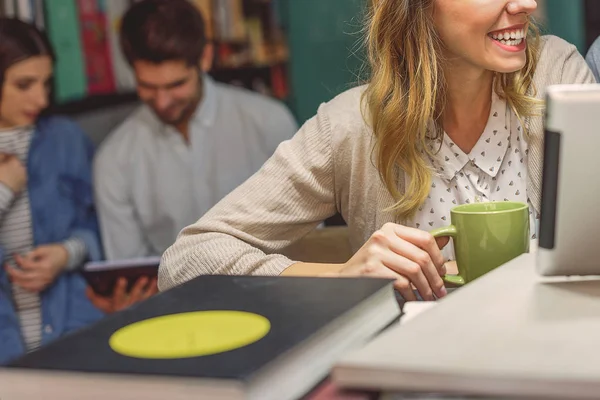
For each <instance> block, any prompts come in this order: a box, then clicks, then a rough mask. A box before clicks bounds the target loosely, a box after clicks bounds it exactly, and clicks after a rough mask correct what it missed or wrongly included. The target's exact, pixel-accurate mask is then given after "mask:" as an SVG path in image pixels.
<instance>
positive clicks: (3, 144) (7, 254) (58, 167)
mask: <svg viewBox="0 0 600 400" xmlns="http://www.w3.org/2000/svg"><path fill="white" fill-rule="evenodd" d="M53 63H54V54H53V51H52V48H51V45H50V44H49V42H48V40H47V38H46V37H45V36H44V35H43V34H42V33H41V32H40V31H39V30H37V29H36V28H35V27H34V26H32V25H29V24H27V23H24V22H21V21H19V20H15V19H7V18H0V82H1V92H0V258H1V259H2V268H0V365H1V364H4V363H6V362H8V361H10V360H12V359H14V358H15V357H17V356H19V355H21V354H23V353H25V352H27V351H32V350H35V349H36V348H38V347H39V346H42V345H44V344H46V343H48V342H50V341H51V340H53V339H56V338H57V337H59V336H61V335H62V334H64V333H66V332H69V331H71V330H74V329H77V328H80V327H83V326H85V325H87V324H89V323H91V322H93V321H95V320H97V319H99V318H100V317H101V316H102V313H101V312H100V311H99V310H98V309H96V308H95V307H94V306H93V305H92V304H91V303H90V302H89V300H88V299H87V297H86V295H85V283H84V281H83V280H82V278H81V276H80V275H79V274H78V273H77V272H76V271H77V268H79V267H80V266H81V265H82V264H83V263H84V262H85V261H87V260H98V259H101V257H102V254H101V250H100V249H101V246H100V240H99V236H98V227H97V222H96V215H95V210H94V204H93V195H92V186H91V162H92V157H93V147H92V145H91V143H90V141H89V139H88V138H87V137H86V135H85V134H84V133H83V132H82V131H81V130H80V129H79V128H78V127H77V126H76V125H75V124H74V123H73V122H71V121H69V120H67V119H64V118H59V117H40V113H41V112H42V111H43V110H44V109H45V108H46V107H47V105H48V99H49V96H50V93H49V92H50V83H51V79H52V73H53Z"/></svg>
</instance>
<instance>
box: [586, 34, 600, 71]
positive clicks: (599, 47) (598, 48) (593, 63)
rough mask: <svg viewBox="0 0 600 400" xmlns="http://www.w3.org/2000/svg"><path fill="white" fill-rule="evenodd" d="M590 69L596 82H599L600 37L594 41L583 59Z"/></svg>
mask: <svg viewBox="0 0 600 400" xmlns="http://www.w3.org/2000/svg"><path fill="white" fill-rule="evenodd" d="M585 60H586V61H587V63H588V65H589V66H590V69H591V70H592V72H593V73H594V76H595V77H596V81H597V82H600V37H599V38H598V39H596V41H595V42H594V44H593V45H592V47H590V50H589V51H588V53H587V56H586V58H585Z"/></svg>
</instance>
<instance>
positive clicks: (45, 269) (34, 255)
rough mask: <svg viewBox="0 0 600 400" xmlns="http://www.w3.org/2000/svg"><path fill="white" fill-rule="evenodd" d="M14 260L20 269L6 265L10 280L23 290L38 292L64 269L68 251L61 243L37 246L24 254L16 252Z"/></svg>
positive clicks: (67, 259)
mask: <svg viewBox="0 0 600 400" xmlns="http://www.w3.org/2000/svg"><path fill="white" fill-rule="evenodd" d="M14 260H15V262H16V263H17V265H18V266H19V267H20V269H18V268H14V267H11V266H9V265H7V266H6V271H7V272H8V275H9V277H10V278H11V280H12V282H13V283H14V284H16V285H18V286H20V287H22V288H23V289H25V290H29V291H31V292H36V293H39V292H41V291H43V290H44V289H46V288H47V287H48V286H49V285H50V284H51V283H52V282H54V280H55V279H56V277H57V276H58V275H59V274H60V273H61V272H62V271H64V269H65V267H66V265H67V262H68V261H69V253H68V252H67V249H65V247H64V246H63V245H60V244H51V245H45V246H39V247H37V248H35V249H34V250H32V251H30V252H29V253H27V254H26V255H24V256H20V255H18V254H16V255H15V256H14Z"/></svg>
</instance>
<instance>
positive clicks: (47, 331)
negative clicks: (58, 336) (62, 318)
mask: <svg viewBox="0 0 600 400" xmlns="http://www.w3.org/2000/svg"><path fill="white" fill-rule="evenodd" d="M53 331H54V330H53V329H52V325H46V326H44V332H45V333H46V334H48V335H50V334H51V333H52V332H53Z"/></svg>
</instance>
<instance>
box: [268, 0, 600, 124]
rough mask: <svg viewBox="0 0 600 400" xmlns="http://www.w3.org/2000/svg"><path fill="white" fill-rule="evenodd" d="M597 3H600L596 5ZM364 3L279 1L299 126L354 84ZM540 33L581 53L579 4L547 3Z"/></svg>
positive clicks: (292, 104)
mask: <svg viewBox="0 0 600 400" xmlns="http://www.w3.org/2000/svg"><path fill="white" fill-rule="evenodd" d="M598 1H600V0H598ZM364 4H365V0H278V1H277V5H278V14H279V15H280V18H281V22H282V24H283V25H284V27H285V30H286V32H287V36H288V41H289V45H290V56H291V60H290V84H291V88H292V95H291V97H290V98H289V99H288V103H289V105H290V107H291V108H292V110H293V111H294V113H295V115H296V117H297V118H298V121H299V122H300V123H302V122H304V121H305V120H306V119H308V118H310V117H312V116H313V115H314V114H315V112H316V110H317V108H318V106H319V104H320V103H322V102H325V101H328V100H330V99H331V98H333V97H335V96H336V95H337V94H339V93H340V92H342V91H344V90H346V89H348V88H350V87H352V86H354V85H356V84H357V82H359V78H358V77H357V74H358V73H359V71H360V69H361V66H362V64H363V59H364V55H363V54H358V55H353V52H355V51H356V49H360V44H361V43H360V42H359V41H360V34H359V32H360V29H361V28H362V18H363V7H364ZM546 8H547V14H548V22H547V24H546V27H545V30H546V31H548V32H549V33H552V34H554V35H557V36H560V37H562V38H563V39H565V40H567V41H569V42H571V43H573V44H575V45H576V46H577V47H578V49H579V51H580V52H582V53H583V52H585V26H584V23H583V21H584V4H583V0H546Z"/></svg>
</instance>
